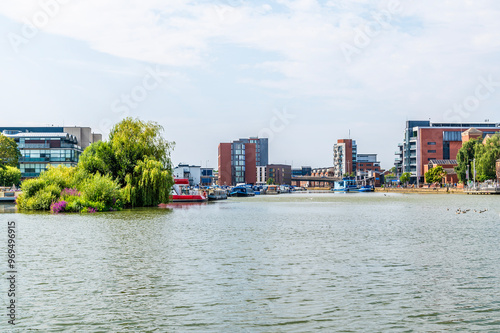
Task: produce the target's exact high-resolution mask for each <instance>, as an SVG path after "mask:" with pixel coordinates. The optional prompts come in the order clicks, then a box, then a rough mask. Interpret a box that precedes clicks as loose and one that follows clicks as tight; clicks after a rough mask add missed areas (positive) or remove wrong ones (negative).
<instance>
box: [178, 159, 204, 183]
mask: <svg viewBox="0 0 500 333" xmlns="http://www.w3.org/2000/svg"><path fill="white" fill-rule="evenodd" d="M173 176H174V178H185V179H189V185H190V186H197V185H200V182H201V167H200V166H198V165H189V164H183V163H180V164H179V165H178V166H176V167H175V168H174V170H173Z"/></svg>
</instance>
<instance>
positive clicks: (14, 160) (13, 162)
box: [0, 134, 21, 168]
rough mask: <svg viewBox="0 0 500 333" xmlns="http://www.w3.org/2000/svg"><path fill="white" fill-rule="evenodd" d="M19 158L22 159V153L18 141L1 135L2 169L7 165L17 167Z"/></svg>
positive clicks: (0, 159) (0, 161)
mask: <svg viewBox="0 0 500 333" xmlns="http://www.w3.org/2000/svg"><path fill="white" fill-rule="evenodd" d="M19 158H21V153H20V152H19V149H18V147H17V143H16V141H14V139H11V138H8V137H6V136H5V135H2V134H0V168H3V167H5V166H7V165H8V166H12V167H17V164H18V162H19Z"/></svg>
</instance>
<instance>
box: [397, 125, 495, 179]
mask: <svg viewBox="0 0 500 333" xmlns="http://www.w3.org/2000/svg"><path fill="white" fill-rule="evenodd" d="M499 126H500V125H499V124H495V123H488V122H487V123H431V122H430V121H413V120H412V121H407V122H406V129H405V137H404V142H403V143H400V144H399V145H398V147H399V149H398V151H396V155H398V157H397V158H396V162H395V166H396V169H397V174H398V176H401V174H402V173H404V172H410V173H411V175H412V177H411V179H412V181H411V182H412V183H416V182H417V179H418V181H420V182H423V181H424V174H425V170H424V166H425V165H428V164H429V161H431V160H454V159H456V156H457V153H458V150H459V149H460V148H461V147H462V140H468V139H469V138H472V137H478V136H483V137H484V136H486V135H488V134H494V133H496V132H499V131H500V127H499ZM464 132H466V133H464ZM479 132H480V133H479ZM462 133H464V137H462Z"/></svg>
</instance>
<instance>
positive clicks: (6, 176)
mask: <svg viewBox="0 0 500 333" xmlns="http://www.w3.org/2000/svg"><path fill="white" fill-rule="evenodd" d="M20 182H21V170H19V169H18V168H15V167H11V166H6V167H5V168H4V169H1V168H0V186H12V185H16V186H17V185H19V183H20Z"/></svg>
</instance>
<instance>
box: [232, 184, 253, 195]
mask: <svg viewBox="0 0 500 333" xmlns="http://www.w3.org/2000/svg"><path fill="white" fill-rule="evenodd" d="M230 195H231V196H232V197H253V196H255V193H254V191H253V190H252V188H251V187H247V186H236V187H233V189H232V190H231V193H230Z"/></svg>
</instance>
